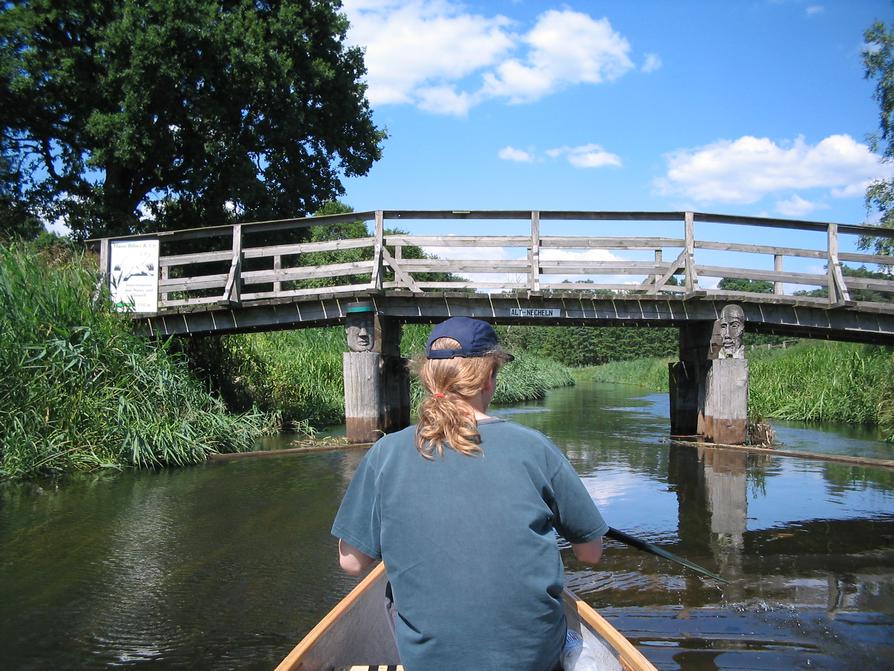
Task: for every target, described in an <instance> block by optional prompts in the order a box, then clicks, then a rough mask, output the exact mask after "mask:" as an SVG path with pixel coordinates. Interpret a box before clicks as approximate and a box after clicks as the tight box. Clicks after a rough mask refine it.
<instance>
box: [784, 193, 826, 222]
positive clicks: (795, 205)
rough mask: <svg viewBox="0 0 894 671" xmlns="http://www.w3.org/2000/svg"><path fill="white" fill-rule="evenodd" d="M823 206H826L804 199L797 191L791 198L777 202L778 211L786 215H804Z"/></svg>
mask: <svg viewBox="0 0 894 671" xmlns="http://www.w3.org/2000/svg"><path fill="white" fill-rule="evenodd" d="M822 207H824V206H823V205H821V204H820V203H812V202H810V201H809V200H804V199H803V198H801V196H799V195H798V194H796V193H795V194H792V196H791V198H786V199H783V200H780V201H777V202H776V211H777V212H779V214H782V215H784V216H786V217H803V216H804V215H806V214H810V213H811V212H813V211H814V210H818V209H820V208H822Z"/></svg>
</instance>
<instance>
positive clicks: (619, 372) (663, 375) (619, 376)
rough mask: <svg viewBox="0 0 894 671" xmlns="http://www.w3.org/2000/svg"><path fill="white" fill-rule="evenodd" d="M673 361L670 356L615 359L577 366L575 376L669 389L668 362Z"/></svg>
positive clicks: (652, 389)
mask: <svg viewBox="0 0 894 671" xmlns="http://www.w3.org/2000/svg"><path fill="white" fill-rule="evenodd" d="M671 361H672V359H671V358H670V357H650V358H646V359H632V360H630V361H613V362H611V363H606V364H602V365H601V366H592V367H589V368H577V369H575V370H574V377H575V379H578V380H582V381H583V380H588V381H592V382H611V383H615V384H632V385H635V386H638V387H645V388H646V389H649V390H650V391H667V389H668V369H667V364H668V363H670V362H671Z"/></svg>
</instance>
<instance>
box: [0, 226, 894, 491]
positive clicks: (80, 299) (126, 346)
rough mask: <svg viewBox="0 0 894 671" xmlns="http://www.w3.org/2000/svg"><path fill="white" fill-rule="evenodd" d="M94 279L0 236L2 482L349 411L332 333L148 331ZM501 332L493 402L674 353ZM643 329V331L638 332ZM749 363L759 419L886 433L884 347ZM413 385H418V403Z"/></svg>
mask: <svg viewBox="0 0 894 671" xmlns="http://www.w3.org/2000/svg"><path fill="white" fill-rule="evenodd" d="M95 280H96V260H95V259H94V258H92V257H90V256H89V255H88V254H85V253H84V252H83V251H80V250H78V249H77V248H75V247H74V246H73V245H71V244H67V243H65V242H64V241H61V240H60V239H58V238H56V237H54V236H44V237H42V238H40V239H38V240H37V241H34V242H30V243H19V242H11V243H0V478H13V479H15V478H29V477H39V476H46V475H54V474H60V473H67V472H72V471H85V470H94V469H98V468H119V469H121V468H163V467H168V466H182V465H187V464H195V463H201V462H203V461H205V460H206V458H207V456H208V455H209V454H213V453H227V452H244V451H251V450H253V449H255V447H256V445H257V442H258V439H259V438H260V437H261V436H263V435H268V434H271V433H276V432H279V431H281V430H284V429H285V430H290V431H295V432H297V433H299V434H302V435H304V436H305V437H313V435H314V433H315V432H316V429H319V428H322V427H324V426H327V425H333V424H340V423H342V422H343V421H344V396H343V389H342V384H343V382H342V370H341V368H342V353H343V352H344V350H345V340H344V331H343V329H342V328H340V327H333V328H327V329H308V330H295V331H278V332H269V333H255V334H242V335H232V336H223V337H204V338H191V339H182V340H176V339H172V340H168V341H165V342H152V341H148V340H146V339H144V338H140V337H138V336H136V335H135V334H134V333H133V332H132V330H131V328H130V325H129V324H128V322H127V320H124V319H121V318H120V315H116V314H115V313H113V312H112V311H111V307H110V305H109V304H108V301H106V303H105V305H103V306H101V307H99V308H96V307H94V306H93V301H92V294H93V292H94V290H95ZM498 330H499V331H500V336H501V340H502V341H503V342H504V343H506V345H507V348H508V349H509V350H510V351H512V352H513V353H514V354H515V356H516V359H515V361H514V362H512V363H511V364H508V365H507V366H506V367H505V368H504V369H503V372H502V373H501V375H500V377H499V378H498V386H497V391H496V394H495V396H494V403H495V404H503V405H505V404H512V403H519V402H522V401H530V400H537V399H541V398H543V397H544V396H545V394H546V392H547V390H548V389H551V388H555V387H561V386H568V385H573V384H574V382H575V379H592V380H596V381H603V382H623V383H628V384H635V385H638V386H641V387H644V388H646V389H649V390H652V391H662V390H666V389H667V361H669V360H670V358H669V357H666V356H665V357H662V356H658V357H653V358H643V359H632V360H626V361H614V362H612V363H607V364H604V365H601V366H595V367H588V368H581V367H574V368H572V366H579V365H580V362H581V361H583V360H585V359H587V358H590V357H593V356H594V355H595V356H599V357H607V358H626V359H630V357H631V356H633V355H635V353H636V352H637V351H639V352H640V353H642V352H655V353H660V354H665V353H668V352H669V349H668V348H670V347H671V345H670V344H669V343H671V342H672V338H671V336H672V335H674V334H673V333H672V332H671V331H672V330H671V329H632V330H630V332H628V331H624V330H620V332H619V333H617V334H615V333H614V331H616V330H618V329H613V330H612V332H608V331H607V329H603V328H598V327H596V328H592V329H589V330H581V328H580V327H576V328H575V327H568V328H567V329H566V328H563V327H547V328H541V329H537V328H534V327H531V328H524V327H498ZM428 331H429V327H428V326H425V325H418V324H408V325H406V326H405V328H404V334H403V341H402V344H401V350H402V354H403V355H404V356H405V357H408V358H409V357H412V356H414V355H415V354H417V353H418V352H421V351H422V349H423V346H424V343H425V339H426V337H427V335H428ZM637 332H638V333H644V334H645V337H646V338H647V340H644V341H643V342H640V343H637V342H635V340H636V334H637ZM613 335H616V337H610V336H613ZM628 341H629V342H628ZM653 341H654V342H653ZM597 345H599V347H596V346H597ZM749 359H750V361H751V387H750V390H749V392H750V404H751V409H752V410H753V412H754V413H755V414H756V415H759V416H761V417H765V418H781V419H796V420H805V421H834V422H850V423H862V424H876V425H878V426H880V428H881V429H882V431H883V432H884V434H883V435H884V437H885V438H886V439H887V440H889V441H892V442H894V351H892V350H891V349H890V348H888V349H886V348H883V347H873V346H868V345H852V344H847V343H825V342H802V343H800V344H798V345H796V346H794V347H792V348H789V349H785V350H780V349H776V350H752V351H750V352H749ZM557 360H559V361H563V362H564V363H558V362H557ZM591 360H592V359H591ZM422 393H423V392H422V390H421V388H420V387H419V385H418V383H417V382H416V381H415V380H414V381H413V382H412V386H411V394H412V400H413V406H414V407H415V406H416V405H417V404H418V402H419V400H420V399H421V397H422Z"/></svg>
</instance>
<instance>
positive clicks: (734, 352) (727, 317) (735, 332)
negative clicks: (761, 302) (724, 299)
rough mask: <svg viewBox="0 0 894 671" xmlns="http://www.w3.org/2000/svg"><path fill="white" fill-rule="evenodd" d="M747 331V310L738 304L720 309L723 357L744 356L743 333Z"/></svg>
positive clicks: (721, 354) (734, 357)
mask: <svg viewBox="0 0 894 671" xmlns="http://www.w3.org/2000/svg"><path fill="white" fill-rule="evenodd" d="M744 332H745V312H744V310H742V308H741V307H739V306H738V305H726V306H724V308H723V310H721V311H720V338H721V342H722V348H721V350H720V358H721V359H741V358H743V357H744V351H745V349H744V345H743V344H742V334H743V333H744Z"/></svg>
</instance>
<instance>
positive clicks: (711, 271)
mask: <svg viewBox="0 0 894 671" xmlns="http://www.w3.org/2000/svg"><path fill="white" fill-rule="evenodd" d="M696 270H697V271H698V272H699V273H700V274H702V275H707V276H708V277H735V278H738V279H743V280H767V281H768V282H787V283H789V284H810V285H818V286H823V285H824V284H826V280H827V277H826V275H816V274H813V273H792V272H788V273H777V272H775V271H772V270H751V269H749V268H727V267H724V266H702V265H697V266H696Z"/></svg>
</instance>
